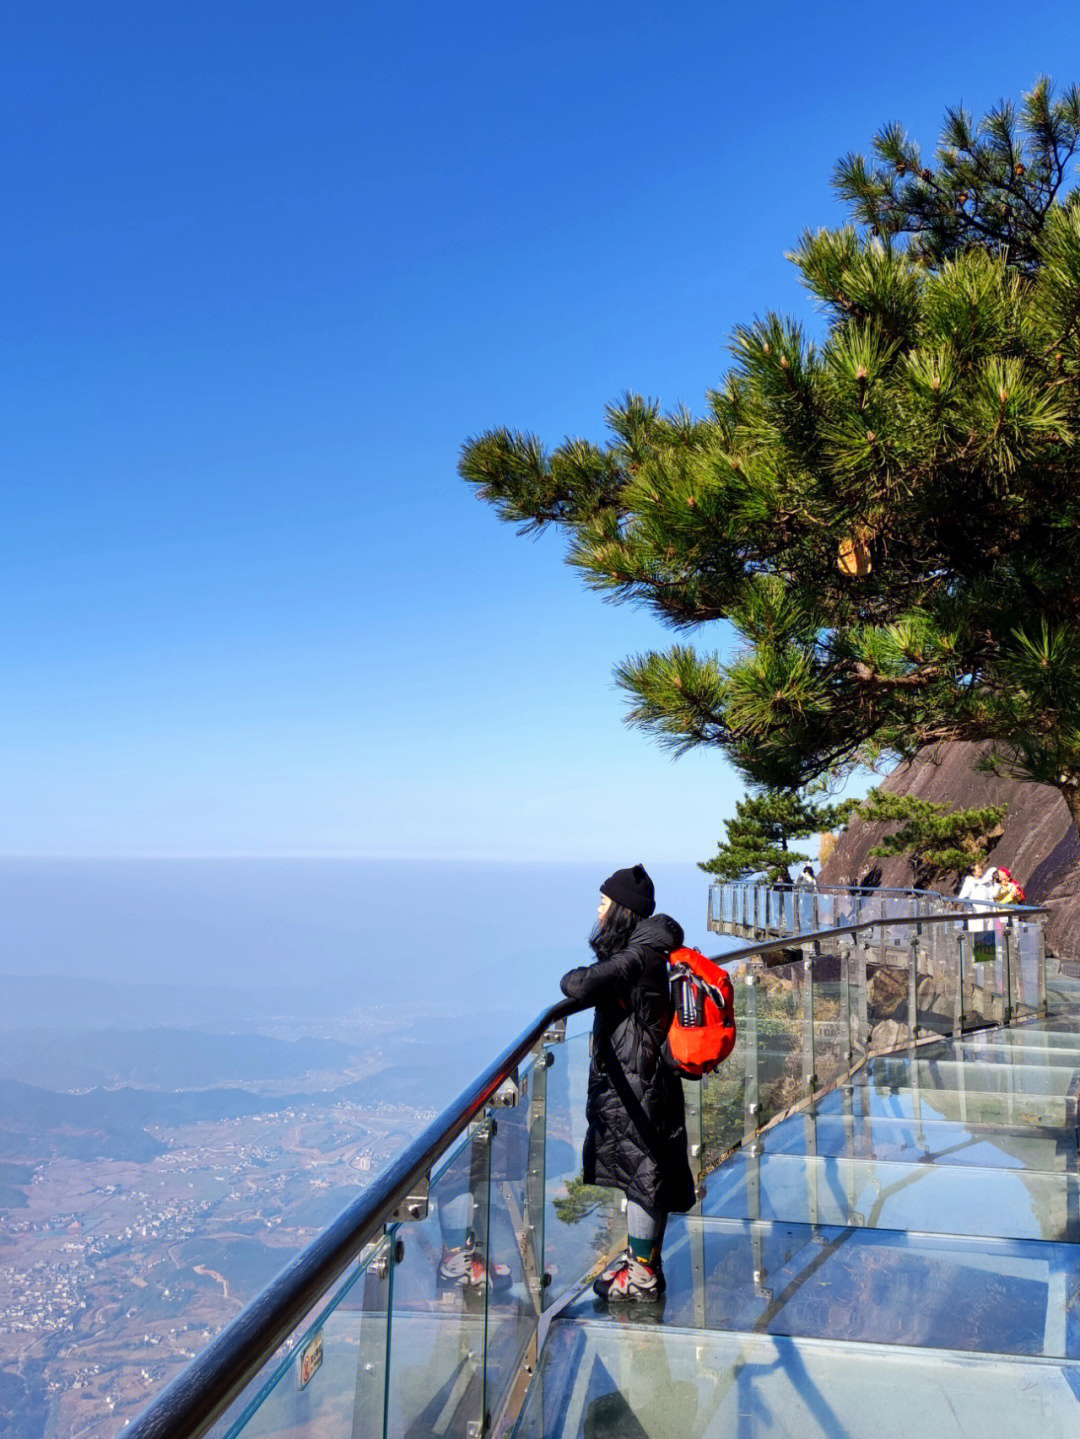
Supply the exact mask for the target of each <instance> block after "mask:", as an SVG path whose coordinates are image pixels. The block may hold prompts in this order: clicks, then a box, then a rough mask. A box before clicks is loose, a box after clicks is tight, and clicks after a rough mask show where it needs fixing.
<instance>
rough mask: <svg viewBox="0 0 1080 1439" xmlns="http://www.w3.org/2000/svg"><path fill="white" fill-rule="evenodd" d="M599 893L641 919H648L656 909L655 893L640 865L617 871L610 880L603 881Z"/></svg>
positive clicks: (643, 868)
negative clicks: (623, 906)
mask: <svg viewBox="0 0 1080 1439" xmlns="http://www.w3.org/2000/svg"><path fill="white" fill-rule="evenodd" d="M600 893H601V894H606V895H607V897H608V899H613V900H614V901H615V903H616V904H622V905H625V906H626V908H627V909H629V910H631V911H632V912H633V913H634V914H637V915H640V916H641V918H642V919H648V917H649V915H650V914H652V912H653V910H654V909H655V908H656V891H655V889H653V882H652V880H651V879H650V878H649V876H648V875H647V874H646V872H645V866H644V865H642V864H635V865H634V867H633V869H617V870H616V871H615V873H614V874H613V875H612V876H611V878H610V879H605V880H604V882H603V884H602V885H601V886H600Z"/></svg>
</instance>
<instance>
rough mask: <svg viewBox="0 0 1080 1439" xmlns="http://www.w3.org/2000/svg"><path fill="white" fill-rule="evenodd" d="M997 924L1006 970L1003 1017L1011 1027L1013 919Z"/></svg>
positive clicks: (999, 921)
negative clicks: (999, 930)
mask: <svg viewBox="0 0 1080 1439" xmlns="http://www.w3.org/2000/svg"><path fill="white" fill-rule="evenodd" d="M997 923H998V924H1000V925H1001V948H1002V958H1003V960H1004V970H1005V973H1004V976H1003V980H1004V984H1003V988H1004V990H1005V997H1004V1003H1005V1012H1004V1014H1003V1016H1002V1019H1003V1022H1004V1023H1005V1024H1006V1025H1010V1024H1012V1017H1013V992H1012V944H1011V940H1012V920H1011V919H1007V920H1005V921H1004V923H1002V921H1001V920H998V921H997Z"/></svg>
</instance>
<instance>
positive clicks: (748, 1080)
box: [743, 973, 759, 1141]
mask: <svg viewBox="0 0 1080 1439" xmlns="http://www.w3.org/2000/svg"><path fill="white" fill-rule="evenodd" d="M743 983H744V984H745V985H746V1015H745V1017H744V1019H743V1063H744V1065H745V1081H744V1083H743V1105H744V1114H743V1139H744V1140H745V1141H749V1140H752V1139H753V1137H754V1135H755V1134H756V1133H757V1127H758V1105H759V1095H758V1034H757V987H758V977H757V975H756V974H749V973H748V974H747V975H746V978H745V979H744V981H743Z"/></svg>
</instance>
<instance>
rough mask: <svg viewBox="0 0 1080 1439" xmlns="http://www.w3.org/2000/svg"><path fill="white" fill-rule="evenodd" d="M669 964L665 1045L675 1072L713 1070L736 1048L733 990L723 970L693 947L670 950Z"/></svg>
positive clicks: (697, 1076)
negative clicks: (671, 1012)
mask: <svg viewBox="0 0 1080 1439" xmlns="http://www.w3.org/2000/svg"><path fill="white" fill-rule="evenodd" d="M668 963H669V966H670V968H669V971H668V973H669V975H670V978H671V998H672V1000H673V1002H674V1005H675V1018H674V1019H673V1020H672V1021H671V1028H670V1029H669V1030H668V1038H667V1042H668V1048H669V1049H670V1051H671V1058H672V1061H673V1062H674V1064H675V1067H676V1069H678V1071H679V1073H680V1074H684V1075H685V1076H686V1077H687V1078H688V1079H700V1078H701V1077H702V1075H705V1074H712V1072H713V1070H714V1069H716V1068H717V1066H718V1065H720V1064H722V1063H723V1061H724V1060H725V1059H727V1057H728V1055H729V1054H730V1053H731V1051H732V1050H733V1049H734V1048H735V991H734V990H733V989H732V987H731V980H730V979H729V978H728V974H727V971H726V970H723V969H721V968H720V966H719V965H718V964H714V963H713V961H712V960H711V959H706V957H705V955H703V954H702V953H701V952H700V951H699V950H696V949H676V950H673V951H672V954H671V958H670V960H669V961H668Z"/></svg>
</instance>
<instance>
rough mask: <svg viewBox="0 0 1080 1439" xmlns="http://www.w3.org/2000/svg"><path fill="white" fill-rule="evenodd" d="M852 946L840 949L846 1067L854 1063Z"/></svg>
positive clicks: (842, 1047) (842, 1042)
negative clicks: (852, 1041)
mask: <svg viewBox="0 0 1080 1439" xmlns="http://www.w3.org/2000/svg"><path fill="white" fill-rule="evenodd" d="M852 952H853V951H852V946H851V945H850V944H848V945H845V946H844V947H843V948H842V949H841V950H840V1059H841V1064H842V1067H843V1068H844V1069H850V1068H851V1066H852V1064H853V1063H854V1058H855V1057H854V1053H853V1050H852V1045H851V961H852Z"/></svg>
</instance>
